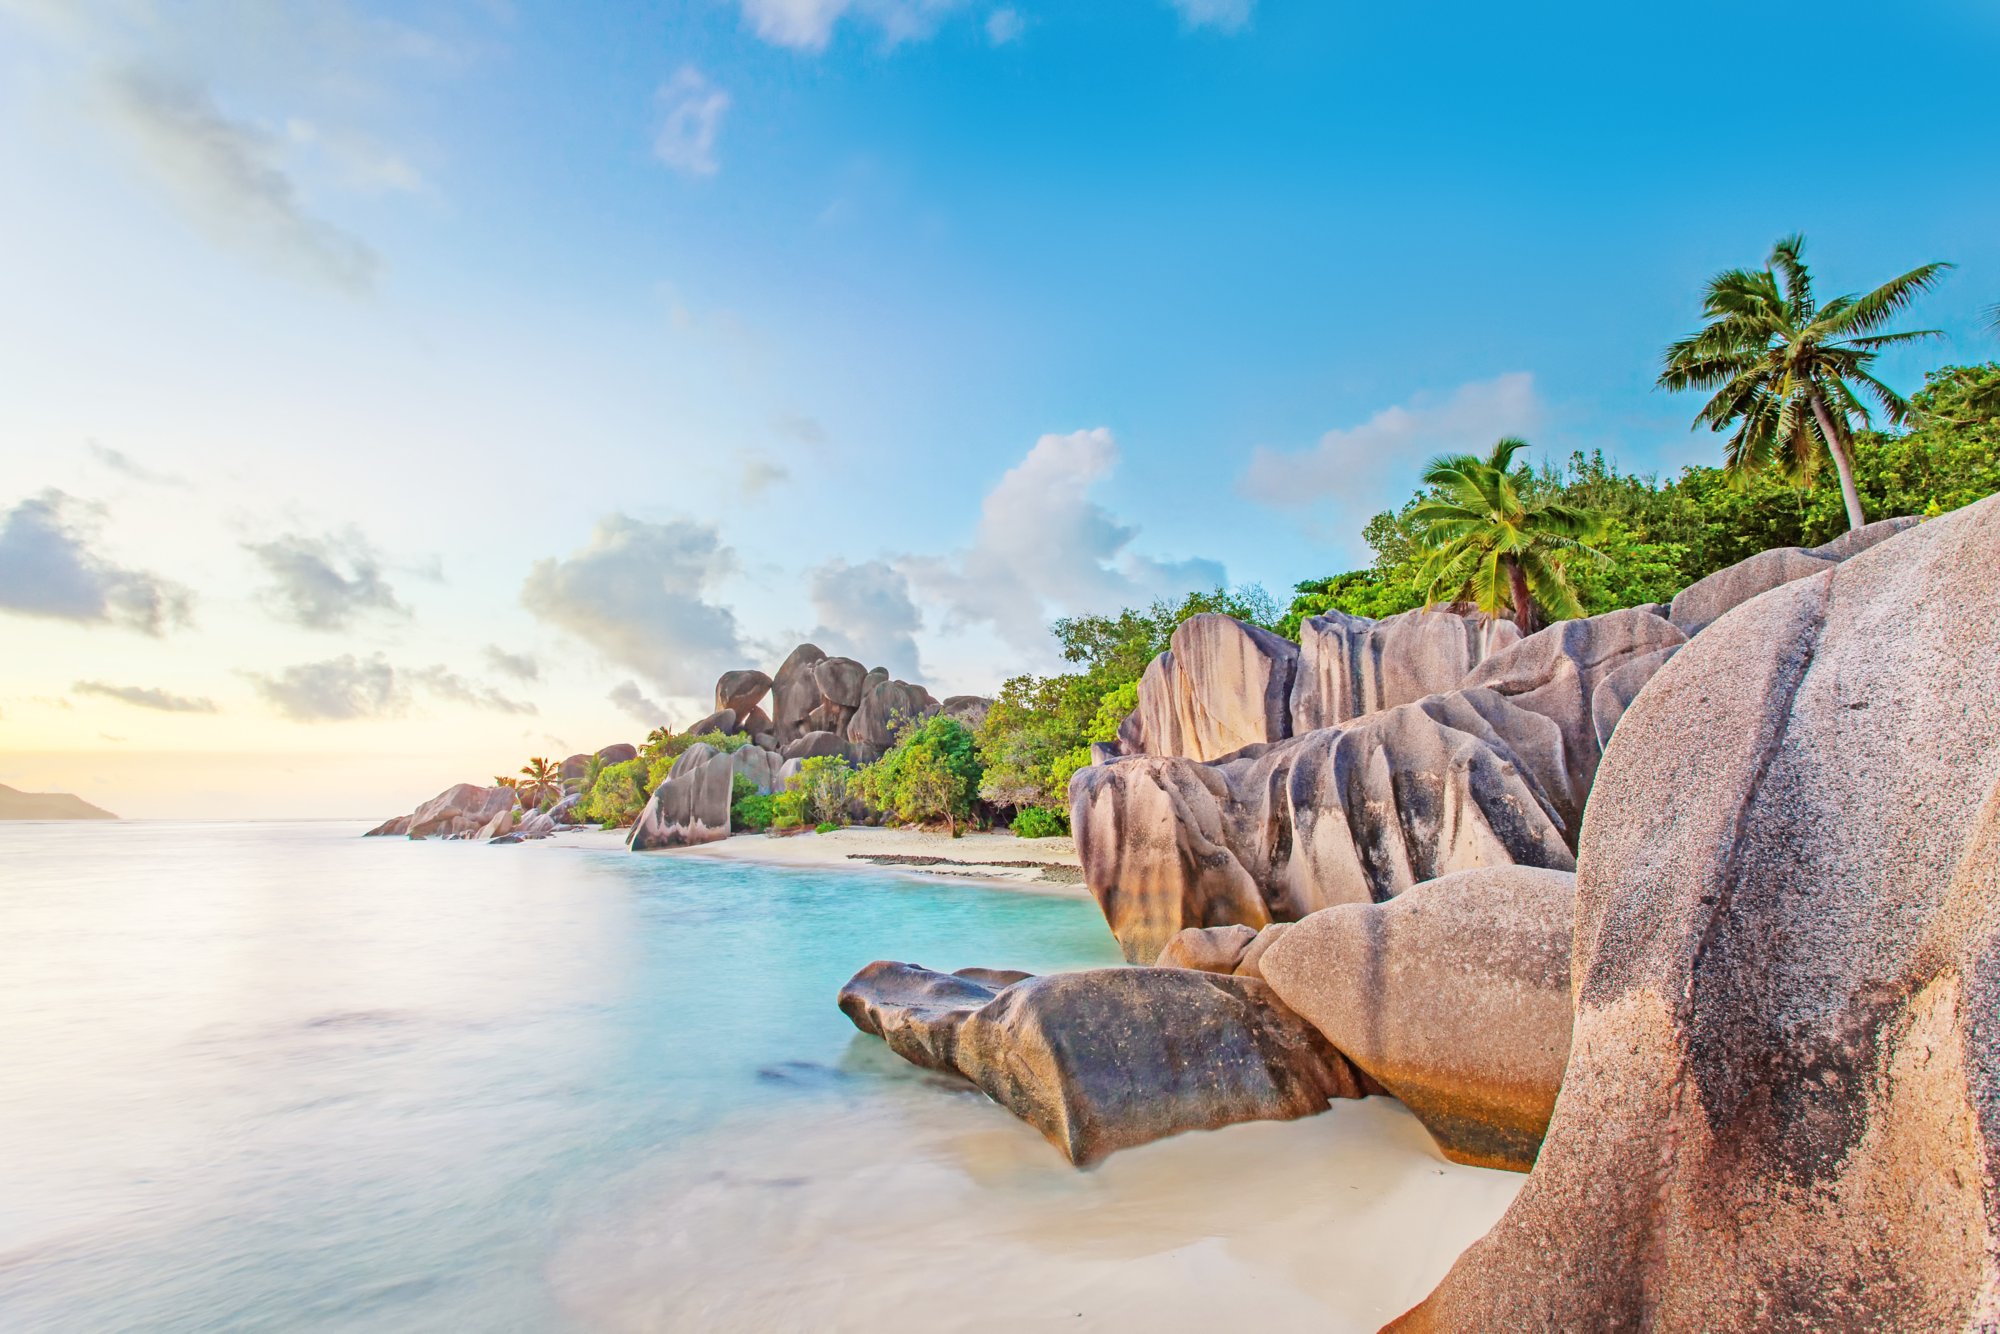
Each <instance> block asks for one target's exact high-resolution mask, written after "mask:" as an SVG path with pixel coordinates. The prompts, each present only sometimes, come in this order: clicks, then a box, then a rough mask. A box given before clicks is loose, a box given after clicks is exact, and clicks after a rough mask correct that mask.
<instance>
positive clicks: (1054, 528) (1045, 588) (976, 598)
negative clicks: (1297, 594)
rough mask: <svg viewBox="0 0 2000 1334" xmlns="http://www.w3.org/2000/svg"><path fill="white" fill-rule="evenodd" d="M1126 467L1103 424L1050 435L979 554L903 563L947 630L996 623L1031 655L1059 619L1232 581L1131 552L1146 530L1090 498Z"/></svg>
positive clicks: (983, 525)
mask: <svg viewBox="0 0 2000 1334" xmlns="http://www.w3.org/2000/svg"><path fill="white" fill-rule="evenodd" d="M1117 465H1118V443H1117V441H1116V440H1115V439H1114V438H1113V436H1112V434H1111V432H1110V431H1108V430H1106V429H1104V428H1102V427H1099V428H1098V429H1096V430H1091V431H1076V432H1072V433H1071V434H1069V435H1045V436H1043V437H1042V438H1041V439H1040V440H1038V441H1036V442H1035V447H1034V448H1033V449H1031V450H1029V451H1028V455H1027V457H1026V458H1024V459H1022V460H1021V462H1019V463H1018V464H1016V465H1015V466H1014V467H1013V468H1012V469H1011V470H1009V471H1008V473H1007V475H1006V476H1004V477H1002V478H1001V479H1000V481H999V482H998V483H997V484H996V485H995V486H994V488H993V489H992V490H991V491H990V492H988V493H987V495H986V499H985V501H984V502H983V503H982V505H981V507H980V517H979V526H978V528H977V529H976V530H975V531H974V535H973V544H972V546H971V548H970V549H968V550H966V551H964V552H961V553H959V554H957V555H955V556H952V557H948V558H945V559H935V558H923V557H912V558H909V559H906V560H904V561H902V562H900V564H901V566H902V568H904V569H905V570H906V571H907V572H908V573H909V575H910V576H911V578H912V579H913V580H914V581H915V583H916V585H917V586H918V588H919V589H921V590H922V591H923V592H924V593H925V594H926V595H927V596H928V597H934V598H936V599H938V600H939V601H941V602H942V603H943V604H944V606H945V607H946V610H947V616H946V624H947V625H973V624H979V623H982V622H983V623H990V624H991V625H992V626H993V627H994V629H995V630H996V631H997V632H998V633H999V634H1000V636H1001V637H1002V638H1003V639H1005V640H1006V641H1007V642H1008V643H1009V644H1011V645H1013V646H1014V647H1016V648H1018V649H1021V650H1022V651H1024V652H1029V653H1046V652H1047V651H1048V649H1049V636H1048V629H1047V620H1048V617H1049V616H1050V615H1052V614H1055V615H1060V614H1066V613H1077V612H1092V611H1109V610H1113V609H1116V608H1118V607H1126V606H1136V605H1143V604H1145V603H1149V602H1151V601H1152V600H1154V599H1155V598H1160V597H1171V596H1175V595H1178V594H1181V593H1186V592H1189V591H1192V590H1194V589H1197V588H1212V587H1216V586H1217V585H1221V584H1224V583H1226V582H1227V575H1226V572H1225V571H1224V569H1223V567H1222V566H1221V565H1220V564H1219V563H1217V562H1215V561H1212V560H1201V559H1190V560H1175V561H1167V560H1158V559H1155V558H1153V557H1150V556H1146V555H1142V554H1140V553H1139V552H1137V551H1135V550H1133V549H1132V543H1133V540H1134V539H1135V538H1136V537H1137V536H1138V529H1137V528H1135V527H1133V526H1131V525H1129V524H1125V523H1121V522H1120V521H1119V520H1118V519H1117V518H1116V517H1115V516H1113V515H1112V513H1111V512H1110V511H1109V510H1107V509H1105V508H1104V506H1102V505H1100V504H1098V503H1097V502H1096V501H1094V500H1092V499H1091V498H1090V494H1091V492H1092V491H1093V490H1094V489H1095V488H1096V487H1097V485H1098V483H1100V482H1102V481H1103V480H1104V479H1105V478H1107V477H1109V476H1110V475H1111V473H1112V471H1113V470H1114V469H1115V468H1116V467H1117Z"/></svg>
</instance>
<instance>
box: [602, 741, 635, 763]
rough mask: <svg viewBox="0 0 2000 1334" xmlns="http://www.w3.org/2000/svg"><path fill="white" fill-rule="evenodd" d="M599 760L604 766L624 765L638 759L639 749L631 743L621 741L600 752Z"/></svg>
mask: <svg viewBox="0 0 2000 1334" xmlns="http://www.w3.org/2000/svg"><path fill="white" fill-rule="evenodd" d="M597 758H598V760H599V761H600V762H602V763H604V764H623V763H625V762H626V761H627V760H636V759H638V758H639V748H638V747H637V746H635V745H633V744H632V743H631V742H629V741H619V742H615V743H614V744H612V745H609V746H606V747H605V748H604V749H603V750H600V751H598V752H597Z"/></svg>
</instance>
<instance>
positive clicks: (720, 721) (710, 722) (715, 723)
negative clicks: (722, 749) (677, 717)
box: [687, 709, 743, 736]
mask: <svg viewBox="0 0 2000 1334" xmlns="http://www.w3.org/2000/svg"><path fill="white" fill-rule="evenodd" d="M742 730H743V725H742V723H741V722H740V721H739V720H738V719H737V717H736V710H734V709H717V710H716V711H715V712H714V713H711V714H709V715H708V716H707V717H706V718H700V719H697V720H696V721H694V722H691V723H689V724H688V729H687V734H688V735H689V736H707V735H708V734H709V733H710V732H720V733H721V734H722V735H723V736H735V735H736V734H737V733H738V732H741V731H742Z"/></svg>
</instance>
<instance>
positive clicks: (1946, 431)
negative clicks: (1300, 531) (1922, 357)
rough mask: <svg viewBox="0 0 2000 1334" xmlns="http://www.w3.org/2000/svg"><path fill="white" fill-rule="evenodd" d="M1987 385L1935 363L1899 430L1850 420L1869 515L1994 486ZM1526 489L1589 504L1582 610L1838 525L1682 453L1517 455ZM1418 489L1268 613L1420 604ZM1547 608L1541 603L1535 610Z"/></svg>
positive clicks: (1357, 611) (1678, 583) (1996, 455)
mask: <svg viewBox="0 0 2000 1334" xmlns="http://www.w3.org/2000/svg"><path fill="white" fill-rule="evenodd" d="M1996 389H2000V365H1996V364H1991V363H1989V364H1986V365H1979V366H1947V367H1944V368H1942V369H1940V370H1937V371H1934V372H1932V373H1931V374H1930V375H1929V376H1928V377H1926V379H1925V382H1924V387H1923V388H1922V389H1921V390H1919V391H1918V392H1917V393H1915V394H1913V395H1911V397H1910V416H1909V421H1910V429H1909V430H1908V431H1905V432H1902V433H1900V434H1884V433H1880V432H1874V431H1864V432H1861V433H1859V434H1857V435H1856V436H1855V438H1854V443H1853V465H1854V469H1853V470H1854V481H1855V488H1856V491H1857V493H1858V494H1859V496H1860V498H1861V502H1862V504H1863V505H1864V506H1865V507H1866V509H1867V511H1868V513H1869V514H1870V515H1872V516H1874V517H1877V518H1890V517H1893V516H1896V515H1904V514H1933V515H1934V514H1943V513H1945V512H1947V511H1949V510H1954V509H1958V508H1960V507H1961V506H1964V505H1968V504H1970V503H1972V502H1973V501H1975V500H1978V499H1979V498H1981V497H1982V496H1987V495H1991V494H1993V493H1994V492H1995V491H2000V413H1996V412H1995V410H1994V408H1993V407H1991V406H1983V405H1982V401H1981V400H1982V395H1990V394H1993V393H1994V392H1995V391H1996ZM1513 476H1514V480H1515V483H1516V485H1517V486H1519V487H1520V488H1522V490H1523V491H1524V492H1525V493H1527V494H1529V495H1532V496H1545V497H1549V498H1553V499H1557V500H1559V501H1561V502H1562V503H1564V504H1568V505H1572V506H1576V507H1578V508H1580V509H1583V510H1587V511H1590V512H1592V513H1594V514H1596V515H1597V516H1599V518H1600V519H1601V520H1602V522H1603V524H1604V528H1603V531H1602V533H1601V534H1600V536H1599V538H1598V540H1597V541H1596V542H1594V543H1593V544H1592V545H1593V546H1595V547H1596V548H1597V549H1599V550H1601V551H1602V552H1603V553H1604V554H1605V556H1606V557H1607V558H1608V562H1607V563H1604V564H1602V565H1600V564H1599V563H1598V562H1595V561H1581V562H1578V563H1576V564H1575V565H1573V566H1572V568H1571V570H1570V572H1569V573H1570V577H1571V580H1572V582H1573V583H1574V585H1575V587H1576V591H1577V598H1578V602H1579V603H1580V605H1581V610H1582V612H1583V614H1585V615H1589V616H1594V615H1597V614H1599V613H1601V612H1606V611H1611V610H1613V609H1615V608H1618V607H1630V606H1637V605H1640V604H1643V603H1647V602H1664V601H1667V600H1669V599H1671V598H1672V597H1673V595H1674V594H1675V593H1677V592H1679V591H1680V590H1681V589H1683V588H1685V587H1687V586H1688V585H1689V584H1691V583H1693V582H1694V581H1695V580H1697V579H1699V578H1701V577H1702V576H1704V575H1707V574H1712V573H1714V572H1715V571H1716V570H1719V569H1722V568H1723V567H1724V566H1726V565H1733V564H1735V563H1736V562H1737V561H1739V560H1743V559H1744V558H1746V557H1749V556H1754V555H1755V554H1757V553H1758V552H1759V551H1763V550H1766V549H1767V548H1770V547H1780V546H1817V545H1818V544H1820V543H1821V542H1826V541H1829V540H1831V539H1833V538H1835V537H1838V536H1840V534H1841V533H1843V532H1845V531H1846V529H1847V526H1848V524H1847V512H1846V506H1845V504H1844V503H1843V500H1842V497H1841V494H1840V492H1839V491H1838V490H1836V489H1835V488H1833V487H1828V486H1819V487H1798V486H1793V485H1791V484H1790V483H1788V482H1786V481H1785V480H1783V478H1782V477H1780V476H1778V475H1777V474H1775V473H1773V472H1757V473H1750V474H1742V473H1738V474H1734V475H1732V474H1731V473H1730V471H1729V470H1727V469H1726V468H1711V467H1702V466H1691V467H1687V468H1683V469H1682V470H1681V472H1680V475H1679V476H1677V477H1674V478H1672V479H1670V480H1667V481H1661V480H1658V479H1656V478H1654V477H1652V476H1649V475H1646V474H1633V473H1622V472H1620V471H1619V470H1618V468H1617V467H1616V466H1615V465H1614V464H1612V463H1610V462H1609V461H1607V460H1606V459H1605V458H1604V456H1603V454H1602V453H1596V452H1594V453H1591V454H1588V455H1586V454H1581V453H1578V454H1572V455H1570V457H1569V460H1568V461H1567V462H1566V463H1564V464H1561V465H1559V466H1555V465H1544V466H1543V467H1541V468H1537V469H1529V468H1527V467H1520V468H1517V469H1516V470H1515V472H1514V474H1513ZM1428 496H1429V493H1428V492H1424V493H1420V494H1418V495H1416V496H1412V497H1411V498H1410V499H1409V500H1408V501H1407V502H1405V503H1404V505H1403V506H1402V507H1401V508H1400V509H1398V510H1397V511H1395V512H1393V513H1383V514H1378V515H1376V516H1375V517H1374V519H1372V520H1370V521H1369V524H1368V526H1367V528H1366V529H1364V530H1363V534H1362V536H1363V537H1364V538H1365V539H1366V541H1367V542H1368V544H1369V546H1370V547H1372V548H1373V549H1374V551H1375V556H1376V559H1375V564H1374V566H1373V567H1372V568H1371V569H1368V570H1358V571H1353V572H1350V573H1347V574H1339V575H1334V576H1332V577H1331V578H1327V579H1315V580H1308V581H1307V582H1305V583H1302V584H1299V585H1298V586H1297V589H1296V596H1295V597H1294V598H1293V600H1292V605H1291V608H1290V610H1289V611H1288V612H1287V613H1286V615H1285V617H1284V619H1283V620H1281V621H1280V622H1279V624H1278V629H1279V630H1280V632H1282V633H1285V634H1289V635H1292V636H1294V637H1296V636H1297V634H1298V633H1299V625H1300V624H1301V623H1302V622H1303V621H1304V619H1305V618H1307V617H1310V616H1317V615H1320V614H1322V613H1324V612H1327V611H1330V610H1338V611H1344V612H1346V613H1348V614H1349V615H1353V616H1370V617H1381V616H1385V615H1393V614H1394V613H1396V612H1399V611H1407V610H1409V609H1410V608H1412V607H1421V606H1423V605H1424V594H1423V591H1422V590H1423V583H1422V580H1421V578H1420V575H1421V571H1422V566H1423V561H1424V555H1423V550H1422V545H1421V543H1420V541H1419V540H1418V534H1417V525H1416V524H1415V523H1414V522H1413V521H1412V515H1413V513H1414V512H1415V511H1416V510H1417V507H1418V506H1419V505H1421V504H1423V503H1424V502H1425V500H1426V499H1427V498H1428ZM1548 610H1549V609H1548V608H1546V607H1544V608H1543V611H1544V612H1546V611H1548Z"/></svg>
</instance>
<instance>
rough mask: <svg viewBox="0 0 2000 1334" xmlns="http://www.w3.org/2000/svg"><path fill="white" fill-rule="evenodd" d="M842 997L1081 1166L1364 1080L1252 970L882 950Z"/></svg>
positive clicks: (880, 1030) (1304, 1109)
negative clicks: (985, 963)
mask: <svg viewBox="0 0 2000 1334" xmlns="http://www.w3.org/2000/svg"><path fill="white" fill-rule="evenodd" d="M840 1008H841V1010H842V1011H843V1012H844V1013H846V1015H847V1016H848V1017H849V1018H850V1019H852V1020H853V1021H854V1024H855V1026H856V1027H857V1028H859V1029H861V1030H862V1031H863V1032H865V1033H874V1034H878V1035H879V1036H881V1037H882V1038H884V1039H885V1040H886V1041H887V1042H888V1043H889V1046H890V1048H891V1049H892V1050H894V1051H895V1052H896V1053H897V1054H898V1055H899V1056H902V1057H903V1058H904V1059H905V1060H909V1061H912V1062H914V1063H916V1064H918V1065H922V1066H925V1067H928V1068H930V1069H933V1070H943V1071H948V1072H950V1073H954V1074H959V1075H963V1076H964V1077H965V1078H967V1079H969V1080H971V1081H972V1083H974V1084H975V1085H977V1086H978V1087H979V1088H980V1089H982V1090H983V1091H984V1092H985V1093H986V1094H987V1096H988V1097H990V1098H992V1099H993V1100H994V1101H995V1102H997V1103H999V1104H1000V1105H1001V1106H1003V1107H1005V1108H1007V1109H1008V1110H1009V1111H1011V1112H1013V1113H1014V1114H1015V1115H1016V1116H1019V1117H1020V1118H1021V1119H1022V1120H1024V1121H1027V1122H1028V1123H1029V1124H1030V1125H1033V1126H1034V1127H1035V1128H1036V1129H1038V1130H1040V1131H1041V1132H1042V1133H1043V1134H1044V1135H1046V1136H1047V1137H1048V1139H1049V1142H1050V1143H1051V1144H1054V1145H1055V1146H1056V1148H1058V1149H1059V1150H1061V1151H1062V1152H1063V1154H1064V1155H1065V1156H1067V1157H1068V1158H1069V1160H1070V1161H1071V1162H1072V1163H1075V1164H1077V1165H1078V1166H1089V1165H1090V1164H1092V1163H1096V1162H1098V1161H1100V1160H1101V1159H1103V1158H1104V1157H1105V1156H1106V1155H1108V1154H1110V1153H1113V1152H1115V1151H1117V1150H1119V1149H1124V1148H1131V1147H1133V1146H1134V1145H1139V1144H1146V1143H1150V1142H1151V1141H1153V1140H1157V1139H1162V1138H1165V1137H1166V1136H1169V1135H1176V1134H1179V1133H1181V1132H1183V1131H1188V1130H1214V1129H1219V1128H1221V1127H1222V1126H1226V1125H1234V1124H1237V1123H1239V1122H1243V1121H1288V1120H1293V1119H1296V1118H1298V1117H1301V1116H1310V1115H1312V1114H1313V1113H1314V1112H1319V1111H1324V1110H1325V1109H1326V1107H1327V1105H1328V1103H1329V1102H1330V1100H1332V1099H1334V1098H1355V1097H1360V1096H1361V1094H1362V1091H1363V1090H1362V1087H1361V1083H1360V1080H1359V1079H1358V1078H1357V1077H1356V1075H1355V1073H1354V1070H1353V1068H1352V1067H1351V1066H1349V1065H1348V1063H1347V1062H1346V1061H1345V1060H1344V1059H1342V1058H1341V1056H1340V1054H1339V1053H1338V1052H1336V1051H1334V1050H1333V1049H1332V1048H1331V1047H1329V1046H1328V1045H1327V1044H1326V1041H1325V1040H1324V1039H1323V1038H1321V1037H1320V1035H1319V1034H1318V1033H1317V1032H1316V1031H1314V1029H1313V1028H1312V1026H1311V1025H1309V1024H1307V1023H1305V1022H1304V1021H1303V1020H1301V1019H1300V1018H1299V1017H1298V1016H1297V1015H1295V1014H1293V1013H1292V1012H1291V1011H1289V1010H1287V1009H1285V1007H1284V1006H1282V1005H1279V1004H1276V1003H1275V1002H1274V1001H1273V999H1272V996H1271V992H1270V989H1269V988H1268V987H1266V986H1265V985H1264V984H1263V983H1261V982H1257V981H1253V980H1251V979H1248V978H1239V977H1219V976H1216V975H1214V974H1210V973H1199V972H1189V971H1184V970H1181V969H1175V968H1097V969H1090V970H1087V971H1084V972H1077V973H1058V974H1053V975H1050V976H1046V977H1029V976H1028V975H1027V974H1024V973H1012V972H998V971H993V970H975V969H968V970H966V971H964V972H960V973H950V974H947V973H934V972H931V971H929V970H928V969H924V968H917V967H915V966H913V965H910V964H902V963H887V962H883V963H873V964H870V965H869V966H868V967H866V968H864V969H862V970H861V972H860V973H858V974H856V975H855V977H854V979H853V980H852V981H850V982H849V983H848V984H847V985H846V986H845V987H843V988H841V992H840Z"/></svg>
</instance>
